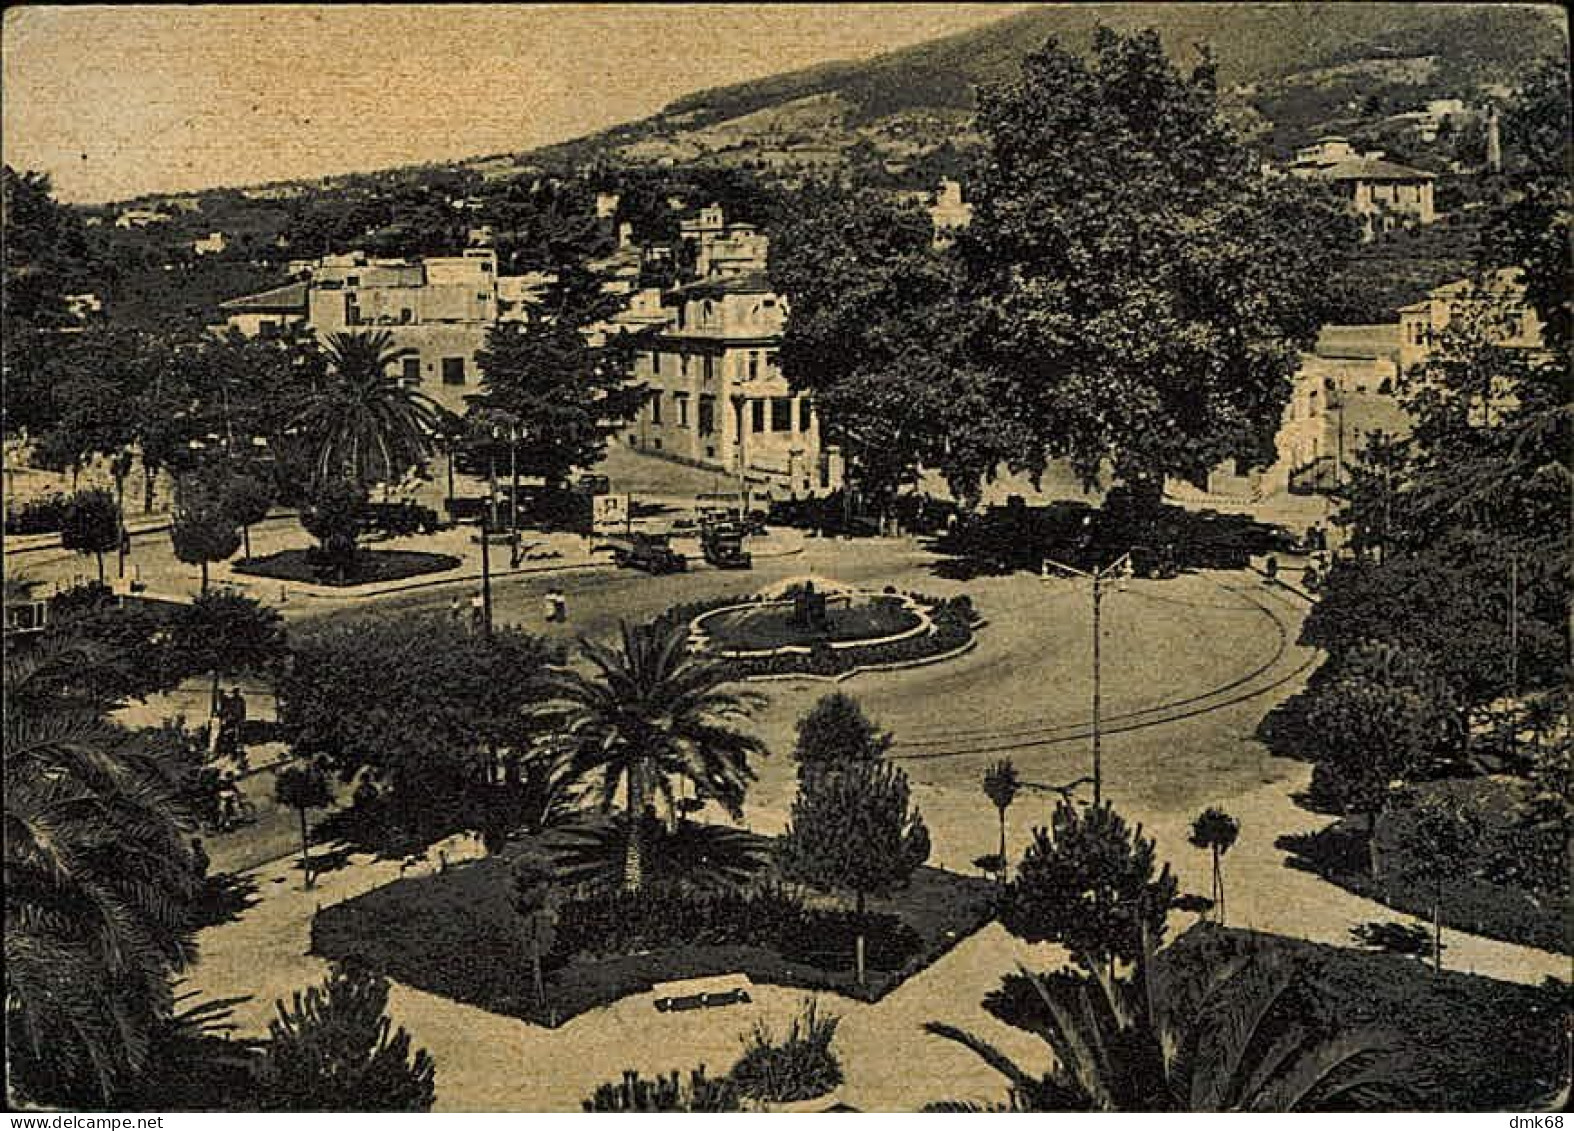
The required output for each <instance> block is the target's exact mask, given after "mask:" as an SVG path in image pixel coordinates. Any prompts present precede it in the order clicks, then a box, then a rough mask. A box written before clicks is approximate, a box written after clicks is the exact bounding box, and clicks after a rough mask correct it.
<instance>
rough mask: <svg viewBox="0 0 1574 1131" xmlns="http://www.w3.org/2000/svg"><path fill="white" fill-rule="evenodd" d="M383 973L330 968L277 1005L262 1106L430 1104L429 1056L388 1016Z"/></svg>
mask: <svg viewBox="0 0 1574 1131" xmlns="http://www.w3.org/2000/svg"><path fill="white" fill-rule="evenodd" d="M387 1006H388V980H387V979H386V978H383V977H380V976H377V975H373V974H368V973H366V972H364V971H360V970H357V969H354V968H346V967H335V968H334V969H333V971H332V972H331V973H330V974H329V975H328V979H327V981H326V982H325V983H324V984H323V985H322V986H320V987H319V986H313V987H311V988H310V989H308V990H307V991H306V992H305V994H304V995H303V994H302V993H301V992H300V991H296V993H295V998H294V1002H293V1004H292V1005H291V1006H286V1005H285V1004H284V1003H283V1002H282V1001H281V1002H279V1003H278V1006H277V1011H278V1012H277V1016H276V1017H275V1018H274V1020H273V1021H272V1023H271V1024H270V1025H269V1027H268V1031H269V1037H270V1040H269V1043H268V1049H267V1054H266V1057H265V1059H264V1062H263V1065H262V1069H261V1072H260V1083H261V1086H262V1093H263V1103H262V1106H263V1108H264V1109H265V1110H270V1111H430V1110H431V1108H432V1100H433V1099H434V1097H435V1094H436V1093H435V1089H434V1087H433V1067H432V1058H431V1057H430V1056H428V1055H427V1053H426V1051H425V1050H424V1049H412V1047H411V1043H410V1035H409V1034H408V1033H406V1032H405V1031H404V1029H403V1028H400V1029H397V1030H396V1029H394V1028H393V1026H392V1023H391V1022H390V1021H389V1020H388V1016H387V1014H386V1012H385V1011H386V1009H387Z"/></svg>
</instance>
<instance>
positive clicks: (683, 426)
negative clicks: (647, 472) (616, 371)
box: [624, 272, 842, 498]
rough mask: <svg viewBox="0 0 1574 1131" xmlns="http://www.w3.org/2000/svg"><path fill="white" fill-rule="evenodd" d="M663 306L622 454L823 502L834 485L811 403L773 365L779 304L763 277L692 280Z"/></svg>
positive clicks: (768, 493) (641, 364)
mask: <svg viewBox="0 0 1574 1131" xmlns="http://www.w3.org/2000/svg"><path fill="white" fill-rule="evenodd" d="M667 297H668V304H669V306H668V309H669V311H670V313H669V315H668V317H667V318H666V320H665V324H664V325H663V326H661V327H660V328H659V329H656V330H655V331H654V336H653V341H652V344H651V346H650V347H649V348H647V349H645V350H643V351H641V353H640V354H639V355H638V358H637V360H636V363H635V371H634V377H635V380H637V381H640V382H642V383H643V384H645V385H646V386H647V387H648V389H649V399H648V400H647V402H646V404H645V406H644V408H642V409H641V410H640V412H639V414H638V416H637V417H636V418H635V419H634V420H633V421H632V422H631V423H630V424H629V426H628V427H627V428H626V429H625V430H624V438H625V440H626V441H627V443H628V444H629V446H630V447H632V448H634V449H636V450H640V451H646V452H650V453H653V454H659V455H662V456H664V457H666V458H669V459H676V460H679V461H681V462H684V463H689V464H693V465H694V466H697V467H706V468H712V469H714V470H716V471H718V472H721V473H723V474H726V475H728V476H732V477H737V478H738V479H740V480H742V481H743V482H744V483H745V484H746V485H747V488H748V489H749V491H750V492H751V493H752V494H754V495H755V496H756V497H757V498H758V497H769V498H802V497H807V496H812V495H823V494H826V493H828V492H830V491H833V490H835V489H836V488H837V487H839V486H840V485H841V479H842V468H841V459H840V457H839V456H838V455H837V453H835V452H834V451H829V450H827V449H825V448H824V447H823V446H822V444H821V439H820V420H819V415H818V413H817V412H816V411H815V408H814V404H813V401H812V399H811V398H810V397H808V396H806V395H804V394H802V393H794V392H793V391H792V390H791V389H789V388H788V386H787V379H786V378H785V377H783V376H782V373H781V368H780V366H779V364H778V359H777V351H778V349H779V348H780V346H781V336H782V330H783V328H784V326H785V324H786V319H787V306H786V303H785V302H784V301H783V300H782V299H781V298H780V297H779V296H777V295H776V294H775V292H774V291H772V290H771V287H770V283H769V282H768V281H767V280H766V278H765V277H764V275H763V274H761V273H759V272H753V273H750V274H745V275H735V276H724V277H717V278H713V279H702V280H700V281H698V282H695V283H691V284H689V285H687V286H684V287H680V288H678V289H677V290H676V291H674V292H672V293H671V294H670V295H669V296H667Z"/></svg>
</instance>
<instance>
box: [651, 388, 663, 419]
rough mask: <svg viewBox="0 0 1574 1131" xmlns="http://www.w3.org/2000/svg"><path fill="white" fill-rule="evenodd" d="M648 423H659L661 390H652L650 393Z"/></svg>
mask: <svg viewBox="0 0 1574 1131" xmlns="http://www.w3.org/2000/svg"><path fill="white" fill-rule="evenodd" d="M650 422H651V423H652V424H660V423H661V390H660V389H652V390H651V392H650Z"/></svg>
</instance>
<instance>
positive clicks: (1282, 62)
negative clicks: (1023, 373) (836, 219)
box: [531, 3, 1567, 184]
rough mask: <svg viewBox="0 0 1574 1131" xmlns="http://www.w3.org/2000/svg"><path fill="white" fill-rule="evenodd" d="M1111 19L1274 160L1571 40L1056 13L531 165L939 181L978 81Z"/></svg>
mask: <svg viewBox="0 0 1574 1131" xmlns="http://www.w3.org/2000/svg"><path fill="white" fill-rule="evenodd" d="M1099 24H1104V25H1107V26H1109V27H1112V28H1115V29H1118V30H1122V31H1130V30H1135V29H1138V28H1145V27H1152V28H1154V29H1155V30H1156V31H1157V32H1158V33H1159V35H1160V37H1161V38H1162V39H1163V41H1164V43H1165V45H1166V47H1167V49H1168V50H1169V51H1170V53H1171V54H1172V56H1174V57H1175V58H1176V59H1177V60H1178V61H1179V62H1180V63H1181V64H1182V65H1190V64H1192V63H1194V62H1195V61H1196V60H1197V59H1198V58H1199V45H1203V44H1206V45H1207V47H1208V49H1209V50H1211V52H1212V54H1213V56H1214V58H1215V59H1216V60H1217V62H1218V66H1219V81H1220V86H1221V88H1222V89H1223V90H1224V91H1225V92H1226V101H1227V104H1228V105H1229V108H1230V110H1231V112H1232V114H1233V115H1234V116H1235V118H1236V120H1237V121H1238V123H1239V124H1240V125H1241V127H1242V129H1243V132H1245V133H1246V134H1247V135H1248V136H1249V137H1250V138H1251V140H1253V142H1254V143H1256V144H1258V145H1259V147H1260V148H1261V149H1262V150H1263V151H1264V155H1265V156H1274V157H1282V156H1285V155H1286V154H1288V153H1289V152H1290V151H1291V150H1293V148H1294V147H1295V146H1297V145H1300V144H1304V143H1305V142H1306V141H1307V140H1308V139H1309V138H1310V137H1312V136H1315V135H1316V134H1317V133H1318V132H1320V131H1323V130H1325V129H1338V130H1340V131H1342V132H1346V133H1360V132H1362V131H1363V130H1366V129H1369V128H1376V127H1377V126H1379V125H1380V123H1381V122H1382V121H1383V119H1384V118H1386V117H1389V116H1392V115H1393V114H1396V113H1399V112H1401V111H1404V110H1409V109H1415V108H1418V107H1420V106H1422V105H1424V104H1425V103H1426V102H1427V101H1428V100H1429V99H1434V98H1444V97H1451V98H1461V99H1464V100H1465V101H1467V102H1469V103H1473V104H1474V103H1479V102H1481V101H1483V100H1487V99H1501V98H1502V97H1504V96H1505V95H1506V94H1507V93H1508V92H1509V91H1510V90H1511V89H1512V88H1513V87H1514V86H1515V85H1517V83H1518V81H1519V79H1520V78H1521V77H1522V76H1523V74H1524V73H1525V72H1526V71H1527V70H1528V69H1529V68H1530V67H1532V66H1534V65H1535V63H1536V62H1537V61H1538V60H1539V59H1541V58H1543V57H1545V56H1548V55H1555V54H1560V53H1562V52H1563V50H1564V44H1565V43H1566V39H1567V28H1566V24H1565V23H1564V22H1563V20H1562V18H1561V13H1560V12H1558V11H1557V10H1556V9H1553V8H1551V7H1550V6H1543V7H1507V6H1502V5H1482V6H1472V7H1465V6H1454V5H1441V4H1431V5H1428V4H1392V3H1378V4H1304V3H1302V4H1219V5H1210V4H1170V5H1164V4H1099V5H1046V6H1044V7H1042V8H1036V9H1032V10H1030V11H1027V12H1022V13H1019V14H1017V15H1014V16H1010V17H1008V18H1005V19H1002V20H1000V21H998V22H997V23H993V24H989V25H986V26H985V27H983V28H980V29H976V30H973V31H968V32H963V33H961V34H958V35H954V36H949V37H946V38H944V39H938V40H933V41H930V42H928V43H923V44H919V45H918V46H915V47H910V48H906V49H904V50H901V51H896V52H893V53H890V54H887V55H883V56H879V57H876V58H874V59H870V60H866V61H862V62H835V63H827V64H822V65H820V66H816V67H812V68H809V69H807V70H802V71H795V72H791V73H788V74H784V75H775V76H772V77H770V78H766V79H762V80H759V81H756V82H748V83H741V84H738V85H735V86H728V87H721V88H717V89H714V90H705V91H700V92H697V93H695V94H692V95H688V96H686V97H684V98H681V99H678V100H677V101H675V102H673V103H671V104H670V105H669V106H667V107H666V108H665V109H664V110H663V111H662V112H661V113H659V114H657V115H655V116H654V117H652V118H648V119H645V120H644V121H641V122H635V123H630V124H627V125H623V126H619V127H617V128H615V129H613V130H609V131H607V132H605V133H602V134H598V135H595V136H592V137H589V138H583V139H579V140H577V141H573V142H569V143H565V144H563V145H558V146H550V147H547V148H545V149H543V150H540V151H538V152H537V153H535V154H533V155H531V156H532V159H533V160H536V161H538V162H540V163H542V164H545V165H547V166H549V167H558V168H569V167H581V168H582V167H584V166H585V165H587V164H598V163H610V164H623V163H630V164H667V163H669V162H670V163H672V164H682V163H685V162H692V161H707V162H714V163H718V164H727V165H741V166H745V167H751V168H756V169H764V170H774V171H777V172H779V173H781V172H785V173H788V174H794V173H798V172H803V171H807V170H809V169H813V168H823V167H826V166H845V165H849V164H851V165H855V166H856V165H859V164H863V165H865V166H870V167H873V168H874V169H876V170H880V169H884V170H885V171H886V172H888V173H892V174H894V175H896V176H897V177H898V178H901V179H909V180H914V179H916V180H917V181H918V182H919V183H920V184H921V183H923V177H922V176H916V177H909V178H902V174H904V173H907V172H911V173H913V174H923V175H927V174H932V173H933V172H935V169H933V168H928V167H926V165H925V161H924V158H925V157H926V155H928V154H931V153H932V152H933V151H934V150H935V149H937V148H938V147H940V146H942V145H943V144H945V143H947V142H949V143H951V145H953V146H961V147H962V148H964V149H965V148H966V147H967V146H968V144H969V142H970V140H971V139H970V138H969V136H968V134H967V131H966V123H967V121H968V119H969V117H970V115H971V111H972V109H973V107H974V104H975V99H976V91H977V88H978V86H979V84H982V83H991V82H998V81H1001V80H1006V79H1009V78H1011V77H1012V76H1013V75H1015V73H1016V71H1017V68H1018V66H1019V65H1020V62H1021V60H1022V58H1023V56H1025V55H1026V54H1028V53H1029V52H1031V51H1033V50H1035V49H1037V48H1038V47H1039V46H1041V45H1042V44H1043V43H1044V41H1045V40H1046V39H1048V38H1049V37H1051V36H1055V37H1058V38H1059V39H1060V41H1061V42H1062V43H1063V44H1064V45H1066V46H1067V47H1069V48H1071V49H1073V50H1077V51H1083V52H1085V51H1087V50H1088V49H1089V47H1090V46H1091V43H1092V39H1093V33H1094V29H1095V28H1096V27H1097V26H1098V25H1099Z"/></svg>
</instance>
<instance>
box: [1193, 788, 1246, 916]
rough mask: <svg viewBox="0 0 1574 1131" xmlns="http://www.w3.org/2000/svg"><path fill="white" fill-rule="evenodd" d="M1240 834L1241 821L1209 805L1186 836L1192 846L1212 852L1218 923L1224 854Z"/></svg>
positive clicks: (1221, 902)
mask: <svg viewBox="0 0 1574 1131" xmlns="http://www.w3.org/2000/svg"><path fill="white" fill-rule="evenodd" d="M1240 834H1241V823H1240V822H1239V821H1237V820H1236V819H1235V818H1234V817H1232V816H1230V815H1229V814H1228V813H1226V812H1225V811H1224V810H1223V809H1219V808H1217V807H1213V806H1210V807H1209V808H1207V809H1204V810H1203V811H1202V812H1201V813H1199V814H1197V819H1196V820H1195V821H1193V822H1192V823H1191V836H1190V837H1189V838H1188V839H1189V840H1190V841H1191V844H1192V847H1194V848H1206V849H1208V850H1209V851H1210V852H1212V853H1213V906H1214V907H1215V908H1216V909H1217V910H1218V913H1219V923H1220V924H1221V925H1222V924H1223V923H1224V867H1223V862H1224V854H1225V853H1226V852H1228V851H1229V850H1230V847H1231V846H1232V845H1234V843H1235V838H1236V837H1238V836H1240Z"/></svg>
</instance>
